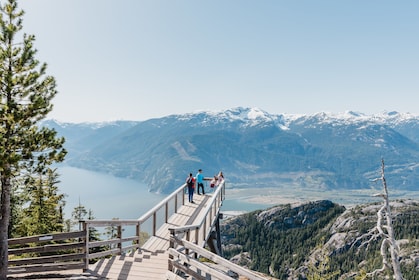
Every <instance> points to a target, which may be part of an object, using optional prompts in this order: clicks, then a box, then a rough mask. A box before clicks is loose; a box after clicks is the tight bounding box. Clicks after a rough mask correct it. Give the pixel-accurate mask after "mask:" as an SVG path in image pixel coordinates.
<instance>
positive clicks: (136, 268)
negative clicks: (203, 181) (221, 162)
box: [89, 194, 209, 280]
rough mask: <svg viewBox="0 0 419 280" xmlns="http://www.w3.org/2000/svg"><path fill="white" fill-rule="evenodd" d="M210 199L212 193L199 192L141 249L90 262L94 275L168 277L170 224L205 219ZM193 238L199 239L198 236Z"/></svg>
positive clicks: (180, 224)
mask: <svg viewBox="0 0 419 280" xmlns="http://www.w3.org/2000/svg"><path fill="white" fill-rule="evenodd" d="M186 195H187V194H186ZM208 199H209V196H208V195H205V196H203V195H196V194H195V195H194V201H195V204H192V203H189V202H186V203H185V205H183V206H181V207H180V208H179V211H178V213H174V214H173V215H172V216H171V217H170V218H169V220H168V221H167V223H164V224H163V225H162V226H161V227H160V228H159V229H158V231H157V233H156V235H155V236H152V237H151V238H150V239H149V240H148V241H147V242H146V243H145V244H144V245H143V246H141V248H140V249H139V250H135V252H134V253H131V254H127V255H121V256H113V257H112V258H110V259H102V260H100V261H98V262H97V263H95V264H93V265H90V266H89V270H90V271H92V272H93V274H94V275H100V276H102V277H106V278H108V279H121V280H122V279H126V280H131V279H133V280H134V279H149V280H154V279H156V280H157V279H158V280H162V279H166V273H167V271H168V259H169V254H168V249H169V245H170V232H169V228H171V227H180V226H185V225H193V224H194V222H195V221H196V220H197V219H202V217H200V214H201V213H200V211H202V209H204V208H205V206H206V203H207V202H208ZM192 241H193V242H194V241H195V240H194V238H193V239H192Z"/></svg>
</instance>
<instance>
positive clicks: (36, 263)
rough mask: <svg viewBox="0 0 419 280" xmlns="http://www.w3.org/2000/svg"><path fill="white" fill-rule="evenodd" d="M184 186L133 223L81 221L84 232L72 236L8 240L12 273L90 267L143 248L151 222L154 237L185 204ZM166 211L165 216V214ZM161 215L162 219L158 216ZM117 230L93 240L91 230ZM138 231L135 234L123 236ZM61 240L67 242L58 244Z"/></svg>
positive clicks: (49, 235) (71, 234) (132, 220)
mask: <svg viewBox="0 0 419 280" xmlns="http://www.w3.org/2000/svg"><path fill="white" fill-rule="evenodd" d="M185 187H186V184H183V185H182V186H180V187H179V188H178V189H176V190H175V191H174V192H173V193H171V194H170V195H169V196H167V197H166V198H165V199H163V200H162V201H161V202H160V203H159V204H157V205H156V206H154V207H153V208H152V209H150V210H149V211H148V212H147V213H145V214H144V215H142V216H141V217H140V218H139V219H130V220H115V219H114V220H86V221H80V223H82V226H83V230H81V231H77V232H68V233H55V234H46V235H39V236H31V237H23V238H13V239H8V244H9V256H10V260H9V267H8V273H9V274H17V273H32V272H41V271H56V270H67V269H78V268H80V269H83V270H86V269H88V268H89V262H90V261H91V260H92V259H97V258H101V257H104V256H111V255H121V254H124V253H126V252H128V251H130V250H132V249H137V248H139V247H140V246H141V242H142V241H144V240H141V234H140V233H141V230H142V226H143V225H144V224H145V223H146V222H150V221H151V230H150V232H151V233H150V234H151V235H155V234H156V230H157V228H158V227H159V222H160V223H165V222H167V220H168V218H169V216H170V214H171V213H176V212H177V211H178V209H179V207H180V206H181V205H183V204H184V203H185V198H184V191H185ZM161 212H162V213H161ZM159 215H160V216H161V217H160V219H159V218H158V216H159ZM101 227H102V228H112V229H115V233H116V234H115V235H114V237H111V238H110V239H107V240H100V241H91V240H89V238H88V237H89V235H90V231H91V230H92V229H93V228H95V229H98V228H101ZM129 227H134V228H135V231H134V232H135V233H133V234H132V235H129V236H123V233H127V232H129V231H128V229H129ZM58 241H61V242H63V243H62V244H57V242H58Z"/></svg>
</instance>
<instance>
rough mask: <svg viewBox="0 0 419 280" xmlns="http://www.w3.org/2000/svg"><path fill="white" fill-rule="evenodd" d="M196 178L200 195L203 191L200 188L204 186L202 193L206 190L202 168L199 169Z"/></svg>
mask: <svg viewBox="0 0 419 280" xmlns="http://www.w3.org/2000/svg"><path fill="white" fill-rule="evenodd" d="M195 178H196V184H197V191H198V194H199V195H200V194H201V193H200V192H199V188H202V194H205V190H204V175H202V169H199V170H198V173H197V174H196V176H195Z"/></svg>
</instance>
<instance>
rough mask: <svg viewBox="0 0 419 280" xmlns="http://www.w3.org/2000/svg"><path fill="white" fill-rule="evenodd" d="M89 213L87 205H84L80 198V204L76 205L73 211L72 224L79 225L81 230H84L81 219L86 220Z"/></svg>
mask: <svg viewBox="0 0 419 280" xmlns="http://www.w3.org/2000/svg"><path fill="white" fill-rule="evenodd" d="M86 215H87V210H86V207H84V206H83V205H82V204H81V203H80V200H79V206H77V207H74V210H73V212H72V213H71V219H72V223H71V224H72V225H73V226H74V225H78V226H79V230H82V226H81V224H80V221H82V220H84V219H85V217H86Z"/></svg>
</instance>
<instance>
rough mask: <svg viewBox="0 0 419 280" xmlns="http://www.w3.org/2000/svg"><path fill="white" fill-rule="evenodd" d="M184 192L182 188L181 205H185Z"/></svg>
mask: <svg viewBox="0 0 419 280" xmlns="http://www.w3.org/2000/svg"><path fill="white" fill-rule="evenodd" d="M185 190H186V188H185V187H184V188H183V191H182V205H185V195H186V194H185Z"/></svg>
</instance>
